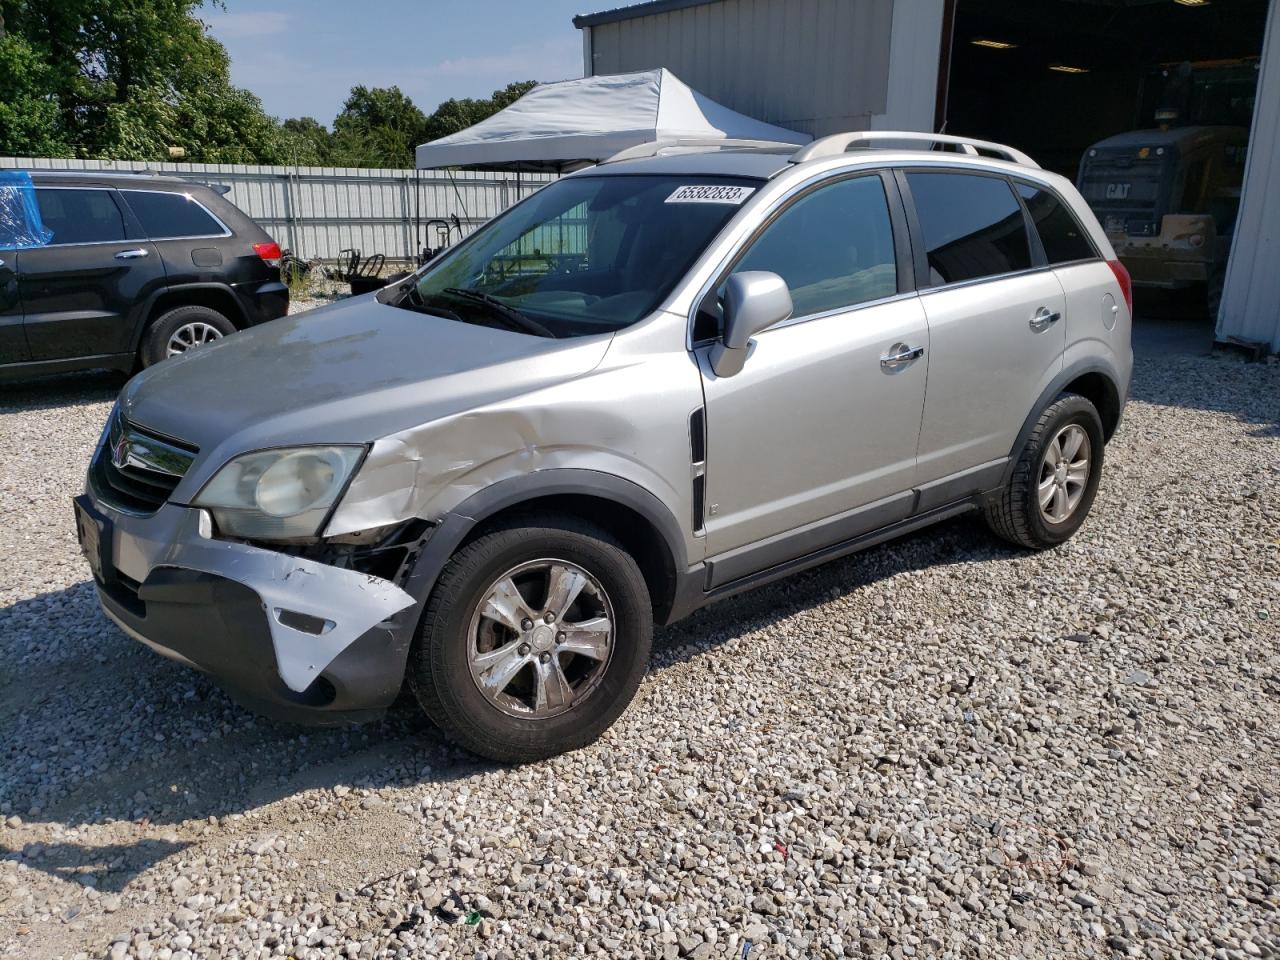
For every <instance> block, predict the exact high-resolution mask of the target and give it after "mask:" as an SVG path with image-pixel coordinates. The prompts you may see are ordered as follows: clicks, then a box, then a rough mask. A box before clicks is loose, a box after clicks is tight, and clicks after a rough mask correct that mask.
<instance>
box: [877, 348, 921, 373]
mask: <svg viewBox="0 0 1280 960" xmlns="http://www.w3.org/2000/svg"><path fill="white" fill-rule="evenodd" d="M923 356H924V347H911V346H908V345H907V344H905V343H895V344H894V345H893V346H892V347H890V348H889V352H888V353H886V354H885V355H884V356H883V357H881V358H880V367H881V368H882V369H884V370H888V371H890V372H892V371H894V370H901V369H902V368H903V367H905V366H907V365H908V364H911V363H914V362H915V361H917V360H919V359H920V358H921V357H923Z"/></svg>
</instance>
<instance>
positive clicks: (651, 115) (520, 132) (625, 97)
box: [417, 68, 812, 172]
mask: <svg viewBox="0 0 1280 960" xmlns="http://www.w3.org/2000/svg"><path fill="white" fill-rule="evenodd" d="M680 139H697V140H708V139H732V140H768V141H774V142H777V143H794V144H803V143H808V142H809V141H810V140H811V139H812V138H811V137H809V136H808V135H807V134H804V133H796V132H795V131H794V130H787V129H785V128H783V127H775V126H773V125H772V124H769V123H762V122H761V121H759V120H753V119H752V118H751V117H748V116H744V115H743V114H741V113H738V112H736V111H734V110H730V109H729V108H728V107H726V106H723V105H722V104H719V103H716V102H715V101H714V100H711V99H709V98H708V97H704V96H703V95H702V94H700V93H698V92H697V91H696V90H693V89H691V88H690V87H689V86H688V85H687V84H685V83H683V82H681V81H680V79H679V78H678V77H676V76H675V75H674V74H673V73H671V71H669V70H667V69H665V68H662V69H658V70H646V71H644V72H642V73H620V74H614V75H612V76H600V77H586V78H584V79H582V80H565V81H563V82H560V83H544V84H540V85H539V86H537V87H534V88H533V89H532V90H530V91H529V92H528V93H526V94H525V95H524V96H523V97H521V98H520V99H519V100H517V101H516V102H515V103H513V104H512V105H511V106H509V107H507V108H506V109H505V110H500V111H499V112H497V113H495V114H494V115H493V116H492V117H489V119H487V120H482V121H481V122H480V123H477V124H476V125H475V126H472V127H468V128H467V129H465V130H460V131H459V132H458V133H455V134H451V135H450V136H447V137H441V138H440V139H439V140H432V141H431V142H430V143H424V144H422V145H421V146H420V147H418V150H417V162H418V169H420V170H424V169H429V168H432V167H475V168H481V169H488V170H511V169H516V170H544V171H555V172H564V171H566V170H572V169H576V168H578V167H581V166H585V165H587V164H591V163H598V162H599V161H601V160H604V159H606V158H608V157H610V156H612V155H613V154H615V153H617V152H618V151H620V150H625V149H627V148H628V147H634V146H636V145H638V144H641V143H648V142H650V141H653V140H670V141H676V140H680Z"/></svg>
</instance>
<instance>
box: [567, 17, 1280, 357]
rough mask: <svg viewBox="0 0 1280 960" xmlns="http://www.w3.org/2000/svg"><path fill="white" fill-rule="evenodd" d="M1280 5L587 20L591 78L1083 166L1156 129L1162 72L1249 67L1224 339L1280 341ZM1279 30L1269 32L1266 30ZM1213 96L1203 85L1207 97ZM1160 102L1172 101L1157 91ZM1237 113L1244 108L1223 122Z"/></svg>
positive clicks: (834, 125)
mask: <svg viewBox="0 0 1280 960" xmlns="http://www.w3.org/2000/svg"><path fill="white" fill-rule="evenodd" d="M1277 9H1280V0H1270V3H1268V0H1037V2H1036V3H1009V2H1008V0H650V2H646V3H638V4H633V5H631V6H627V7H622V8H620V9H615V10H608V11H604V12H601V13H594V14H588V15H585V16H579V17H576V18H575V19H574V21H573V22H574V25H575V26H577V27H579V28H580V29H581V30H582V42H583V59H584V72H585V74H586V75H587V76H594V75H600V74H611V73H626V72H632V71H638V70H646V69H651V68H654V67H666V68H668V69H670V70H671V71H672V72H674V73H675V74H676V76H678V77H680V78H681V79H682V80H684V81H685V82H686V83H688V84H690V85H691V86H692V87H693V88H694V89H696V90H699V91H700V92H702V93H705V94H707V95H708V96H710V97H712V98H713V99H715V100H717V101H719V102H721V103H723V104H725V105H726V106H728V107H731V108H732V109H734V110H737V111H740V112H742V113H745V114H747V115H749V116H753V117H756V118H758V119H760V120H765V121H767V122H769V123H775V124H779V125H781V126H784V127H790V128H792V129H795V130H800V131H803V132H805V133H810V134H813V135H815V136H821V135H823V134H826V133H832V132H837V131H842V130H858V129H902V130H929V131H945V132H947V133H958V134H965V135H970V136H976V137H982V138H985V139H990V140H997V141H1003V142H1008V143H1012V144H1014V145H1016V146H1018V147H1020V148H1022V149H1026V150H1027V151H1028V152H1029V153H1031V155H1032V156H1034V157H1036V159H1037V160H1038V161H1039V162H1040V163H1041V164H1042V165H1043V166H1046V167H1049V168H1050V169H1054V170H1057V171H1058V172H1060V173H1064V174H1066V175H1068V176H1074V174H1075V167H1076V164H1077V163H1078V162H1079V158H1080V156H1081V154H1082V152H1083V151H1084V150H1085V148H1087V147H1088V146H1089V145H1090V144H1091V143H1094V142H1096V141H1098V140H1101V139H1103V138H1104V137H1106V136H1110V135H1111V134H1114V133H1119V132H1122V131H1124V130H1127V129H1137V128H1142V127H1151V126H1154V125H1155V123H1154V119H1153V116H1152V111H1151V107H1152V106H1153V103H1152V96H1151V92H1152V89H1153V87H1152V77H1153V76H1155V75H1157V74H1159V73H1160V71H1161V70H1163V76H1164V77H1165V78H1166V79H1168V78H1170V77H1171V76H1173V78H1174V79H1176V74H1177V72H1178V67H1179V66H1180V65H1181V64H1182V63H1183V62H1184V61H1185V62H1191V61H1195V62H1197V63H1204V64H1222V63H1224V62H1227V61H1228V60H1232V59H1233V58H1234V62H1238V63H1242V64H1247V65H1248V66H1246V67H1244V68H1243V69H1244V70H1245V72H1246V73H1252V74H1255V75H1256V77H1257V81H1256V92H1255V91H1253V90H1250V91H1249V93H1248V96H1247V97H1246V96H1244V95H1243V94H1240V93H1239V92H1236V93H1233V94H1232V95H1231V97H1230V98H1229V99H1231V102H1232V104H1234V105H1235V106H1236V107H1237V108H1240V110H1241V111H1242V115H1243V119H1242V120H1239V121H1236V120H1232V121H1229V122H1232V123H1235V122H1239V123H1240V124H1241V125H1247V124H1249V119H1248V117H1249V110H1248V106H1249V105H1252V108H1253V109H1252V118H1253V119H1252V136H1253V139H1252V142H1251V145H1250V149H1249V153H1248V160H1247V170H1246V174H1245V183H1244V187H1243V190H1242V196H1241V200H1240V211H1239V214H1238V218H1237V222H1236V227H1235V234H1234V241H1233V243H1232V254H1231V260H1230V263H1229V265H1228V269H1227V274H1226V282H1225V289H1224V294H1223V298H1222V308H1221V312H1220V314H1219V317H1218V321H1217V323H1218V326H1217V336H1218V338H1219V340H1226V339H1228V338H1231V337H1238V338H1241V339H1246V340H1250V341H1255V342H1263V343H1267V344H1268V345H1269V346H1270V348H1271V349H1272V350H1275V351H1278V352H1280V269H1277V265H1278V264H1280V237H1277V231H1278V230H1280V166H1278V164H1280V24H1277V20H1278V19H1280V15H1278V14H1277ZM1264 28H1265V31H1264ZM1195 95H1196V96H1199V95H1200V94H1195ZM1156 105H1157V106H1158V104H1156ZM1217 122H1226V121H1217Z"/></svg>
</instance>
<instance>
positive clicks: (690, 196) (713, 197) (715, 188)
mask: <svg viewBox="0 0 1280 960" xmlns="http://www.w3.org/2000/svg"><path fill="white" fill-rule="evenodd" d="M755 192H756V188H755V187H730V186H724V185H721V184H712V183H706V184H691V185H690V186H687V187H676V189H675V191H674V192H673V193H672V194H671V196H669V197H667V199H666V202H667V203H732V204H733V205H734V206H738V205H739V204H741V203H742V201H744V200H746V199H747V197H749V196H751V195H752V194H753V193H755Z"/></svg>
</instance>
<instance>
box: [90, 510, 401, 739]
mask: <svg viewBox="0 0 1280 960" xmlns="http://www.w3.org/2000/svg"><path fill="white" fill-rule="evenodd" d="M76 502H77V505H78V507H79V508H80V512H81V516H80V518H79V522H80V523H81V525H83V524H85V523H86V522H88V523H90V524H94V525H96V526H97V534H98V535H97V537H95V536H94V534H93V533H92V532H91V533H89V534H87V535H86V533H85V532H84V531H82V532H81V543H82V547H85V549H86V553H93V552H94V551H95V548H96V553H97V556H96V557H91V558H90V565H91V566H93V567H95V579H96V581H97V587H98V594H99V598H100V600H101V602H102V607H103V609H104V611H105V612H106V613H107V615H108V616H109V617H111V619H112V620H114V621H115V622H116V623H117V624H118V625H119V626H120V627H121V628H122V629H124V630H125V632H127V633H128V634H130V635H131V636H132V637H134V638H135V639H137V640H140V641H142V642H143V643H145V644H146V645H147V646H150V647H152V648H153V649H155V650H156V651H157V652H159V653H162V654H164V655H165V656H169V657H171V658H173V659H176V660H180V661H182V662H184V663H187V664H189V665H191V666H194V667H197V668H198V669H201V670H203V671H205V672H207V673H209V674H211V675H213V676H214V677H215V678H217V679H218V680H219V681H220V682H221V683H222V684H223V685H224V686H225V687H226V688H227V689H228V690H229V691H230V692H231V693H232V694H234V695H236V696H237V697H238V698H239V699H241V700H242V701H244V702H246V703H247V704H248V705H250V706H252V707H254V708H255V709H259V710H263V711H264V712H268V713H274V714H276V715H284V716H287V717H289V718H290V719H300V720H304V721H311V722H326V720H327V721H328V722H342V721H344V720H348V719H363V718H365V716H368V715H374V714H376V713H377V712H378V711H380V710H382V709H383V708H385V707H386V706H387V705H389V704H390V703H391V701H392V700H394V699H395V697H396V695H397V694H398V692H399V690H400V686H401V682H402V680H403V677H404V668H405V662H406V659H407V656H408V649H409V644H410V643H411V641H412V634H413V628H414V624H413V622H412V619H413V615H414V614H415V612H416V609H415V608H416V605H415V601H414V599H413V597H411V596H410V595H409V594H408V593H406V592H405V591H404V590H402V589H400V587H398V586H396V585H395V584H393V583H391V582H390V581H388V580H384V579H382V578H380V577H375V576H371V575H368V574H364V573H360V572H359V571H356V570H345V569H340V568H338V567H333V566H328V565H326V564H322V563H317V562H315V561H312V560H307V559H303V558H300V557H293V556H289V555H286V554H283V553H278V552H275V551H273V550H268V549H264V548H261V547H256V546H252V545H249V544H245V543H237V542H232V541H226V540H218V539H214V538H213V536H212V521H211V519H210V517H209V514H208V513H207V512H206V511H204V510H201V509H198V508H194V507H186V506H180V505H177V504H172V503H167V504H165V505H164V506H162V507H161V508H160V509H159V510H157V511H156V512H155V513H154V514H151V515H149V516H138V515H133V514H129V513H124V512H121V511H120V510H117V509H113V508H112V507H111V506H109V505H107V504H104V503H102V502H101V501H99V500H98V499H97V498H95V497H94V496H93V495H92V490H91V491H90V492H89V493H87V494H86V495H84V496H82V497H79V498H77V501H76ZM95 540H97V541H98V542H96V543H95V542H94V541H95Z"/></svg>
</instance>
